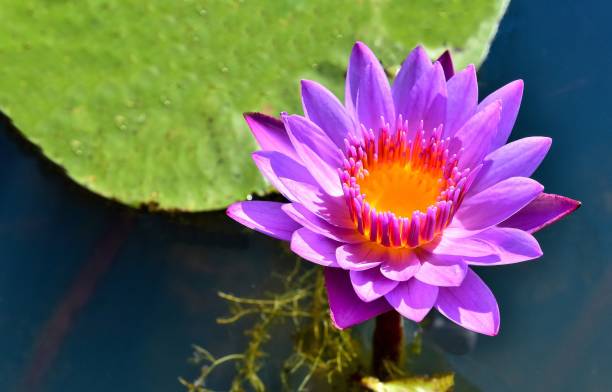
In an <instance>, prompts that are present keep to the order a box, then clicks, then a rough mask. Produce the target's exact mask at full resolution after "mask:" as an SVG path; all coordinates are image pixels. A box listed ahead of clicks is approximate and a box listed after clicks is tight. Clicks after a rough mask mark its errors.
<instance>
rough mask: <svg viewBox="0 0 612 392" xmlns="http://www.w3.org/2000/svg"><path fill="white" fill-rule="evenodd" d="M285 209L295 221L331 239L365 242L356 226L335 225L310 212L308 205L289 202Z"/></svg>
mask: <svg viewBox="0 0 612 392" xmlns="http://www.w3.org/2000/svg"><path fill="white" fill-rule="evenodd" d="M283 211H285V213H286V214H287V215H288V216H289V217H290V218H291V219H293V220H294V221H296V222H297V223H299V224H300V225H302V226H304V227H306V228H308V229H309V230H311V231H313V232H315V233H317V234H321V235H323V236H325V237H327V238H329V239H332V240H334V241H338V242H343V243H344V242H348V243H358V242H363V241H364V237H363V235H361V234H360V233H359V232H357V230H355V228H352V229H345V228H342V227H338V226H334V225H332V224H331V223H329V222H327V221H326V220H324V219H321V218H319V217H318V216H317V215H315V214H313V213H312V212H310V211H309V210H308V209H307V208H306V207H304V206H302V205H301V204H299V203H289V204H285V205H283Z"/></svg>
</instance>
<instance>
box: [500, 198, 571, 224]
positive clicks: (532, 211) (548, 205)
mask: <svg viewBox="0 0 612 392" xmlns="http://www.w3.org/2000/svg"><path fill="white" fill-rule="evenodd" d="M580 205H581V203H580V202H579V201H577V200H573V199H570V198H568V197H565V196H560V195H553V194H550V193H542V194H541V195H539V196H538V197H537V198H536V199H535V200H533V201H532V202H531V203H529V204H528V205H527V206H526V207H525V208H523V209H522V210H520V211H519V212H517V213H516V214H514V215H512V216H511V217H510V218H508V219H507V220H505V221H504V222H502V223H500V224H499V225H500V226H504V227H514V228H517V229H521V230H524V231H526V232H528V233H534V232H536V231H538V230H541V229H543V228H544V227H546V226H548V225H551V224H553V223H555V222H556V221H558V220H559V219H561V218H563V217H564V216H566V215H568V214H570V213H572V212H574V211H575V210H576V209H577V208H578V207H580Z"/></svg>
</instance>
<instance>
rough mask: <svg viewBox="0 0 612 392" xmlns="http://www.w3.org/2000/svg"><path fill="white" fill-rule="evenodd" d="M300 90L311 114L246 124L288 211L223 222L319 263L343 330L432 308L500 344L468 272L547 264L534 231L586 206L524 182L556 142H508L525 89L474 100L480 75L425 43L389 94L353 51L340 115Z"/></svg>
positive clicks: (374, 67)
mask: <svg viewBox="0 0 612 392" xmlns="http://www.w3.org/2000/svg"><path fill="white" fill-rule="evenodd" d="M301 86H302V102H303V107H304V114H305V115H304V116H300V115H289V114H286V113H283V114H282V115H281V120H277V119H275V118H272V117H269V116H266V115H263V114H259V113H251V114H247V115H246V116H245V117H246V121H247V123H248V124H249V126H250V128H251V130H252V131H253V134H254V136H255V138H256V139H257V141H258V143H259V145H260V146H261V149H262V150H261V151H257V152H255V153H254V154H253V159H254V161H255V164H256V165H257V167H258V168H259V170H260V171H261V173H262V174H263V175H264V176H265V177H266V178H267V179H268V180H269V181H270V182H271V183H272V184H273V185H274V186H275V187H276V189H277V190H278V191H279V192H280V193H281V194H283V195H284V196H285V197H286V198H287V199H288V200H289V202H287V203H280V202H270V201H247V202H239V203H235V204H233V205H231V206H230V207H229V208H228V210H227V213H228V215H229V216H230V217H232V218H233V219H235V220H236V221H238V222H240V223H242V224H244V225H245V226H248V227H250V228H252V229H255V230H257V231H260V232H262V233H265V234H267V235H270V236H272V237H275V238H278V239H281V240H286V241H291V249H292V250H293V251H294V252H295V253H297V254H298V255H300V256H301V257H303V258H304V259H306V260H309V261H311V262H313V263H316V264H320V265H323V266H325V283H326V288H327V295H328V300H329V305H330V311H331V317H332V320H333V323H334V325H335V326H337V327H338V328H346V327H350V326H352V325H355V324H358V323H361V322H363V321H365V320H368V319H370V318H372V317H375V316H377V315H379V314H382V313H383V312H387V311H389V310H393V309H395V310H396V311H397V312H399V313H400V314H401V315H403V316H404V317H407V318H409V319H411V320H414V321H417V322H418V321H421V320H422V319H423V318H424V317H425V315H427V313H428V312H429V311H430V310H431V309H432V308H434V307H435V308H436V309H437V310H438V311H439V312H440V313H442V314H443V315H444V316H446V317H447V318H449V319H450V320H452V321H453V322H455V323H457V324H460V325H462V326H463V327H465V328H467V329H470V330H473V331H476V332H480V333H484V334H488V335H495V334H497V332H498V330H499V309H498V305H497V301H496V300H495V297H494V296H493V294H492V293H491V290H490V289H489V288H488V287H487V286H486V285H485V283H484V282H483V281H482V280H481V279H480V278H479V277H478V275H476V273H474V271H473V270H472V269H471V268H470V267H471V266H474V265H475V266H492V265H502V264H510V263H517V262H522V261H526V260H532V259H535V258H537V257H539V256H541V255H542V251H541V249H540V246H539V244H538V242H537V240H536V239H535V238H534V237H533V236H532V233H533V232H535V231H537V230H539V229H541V228H543V227H545V226H547V225H549V224H551V223H553V222H555V221H557V220H558V219H560V218H561V217H563V216H565V215H567V214H569V213H570V212H572V211H573V210H575V209H576V208H577V207H578V206H579V205H580V203H579V202H577V201H575V200H571V199H568V198H565V197H562V196H558V195H552V194H546V193H543V186H542V185H540V184H539V183H538V182H536V181H535V180H532V179H530V178H528V177H529V176H530V175H531V174H532V173H533V172H534V171H535V169H536V168H537V166H538V165H539V164H540V162H541V161H542V159H543V158H544V156H545V155H546V153H547V152H548V150H549V148H550V145H551V139H550V138H546V137H528V138H524V139H520V140H517V141H515V142H512V143H509V144H506V141H507V139H508V137H509V135H510V132H511V130H512V127H513V125H514V122H515V119H516V116H517V113H518V110H519V106H520V102H521V98H522V92H523V82H522V81H520V80H518V81H514V82H511V83H509V84H508V85H506V86H504V87H502V88H500V89H499V90H497V91H495V92H494V93H492V94H491V95H489V96H488V97H486V98H485V99H484V100H483V101H482V102H480V103H478V86H477V81H476V72H475V69H474V67H473V66H468V67H467V68H466V69H464V70H462V71H461V72H458V73H456V74H455V73H454V70H453V65H452V61H451V59H450V55H448V54H446V55H443V56H442V57H441V58H440V59H439V60H438V61H436V62H435V63H433V64H432V62H431V61H430V60H429V58H428V57H427V54H426V53H425V51H424V49H423V48H422V47H417V48H415V49H414V50H413V51H412V52H411V53H410V54H409V55H408V57H407V58H406V60H405V61H404V63H403V65H402V67H401V69H400V70H399V73H398V74H397V76H396V77H395V81H394V83H393V85H392V87H391V86H390V85H389V81H388V79H387V76H386V75H385V72H384V70H383V68H382V66H381V64H380V63H379V61H378V60H377V59H376V57H375V56H374V54H373V53H372V52H371V51H370V49H369V48H368V47H367V46H366V45H364V44H363V43H360V42H358V43H356V44H355V46H354V47H353V50H352V53H351V56H350V60H349V66H348V71H347V76H346V91H345V104H344V105H342V104H341V103H340V102H339V101H338V99H336V97H335V96H334V95H333V94H332V93H330V92H329V91H328V90H326V89H325V88H324V87H323V86H321V85H319V84H317V83H315V82H312V81H302V84H301Z"/></svg>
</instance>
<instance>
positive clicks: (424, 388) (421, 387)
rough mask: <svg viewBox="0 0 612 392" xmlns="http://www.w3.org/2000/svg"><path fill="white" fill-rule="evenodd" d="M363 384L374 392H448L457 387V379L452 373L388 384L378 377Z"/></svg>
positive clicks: (366, 379)
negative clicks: (454, 386)
mask: <svg viewBox="0 0 612 392" xmlns="http://www.w3.org/2000/svg"><path fill="white" fill-rule="evenodd" d="M361 383H362V385H363V386H364V387H366V388H368V389H370V390H371V391H374V392H446V391H450V390H451V389H452V388H453V385H455V378H454V376H453V374H452V373H449V374H443V375H439V376H435V377H409V378H403V379H398V380H391V381H386V382H383V381H380V380H379V379H377V378H376V377H365V378H363V379H362V380H361Z"/></svg>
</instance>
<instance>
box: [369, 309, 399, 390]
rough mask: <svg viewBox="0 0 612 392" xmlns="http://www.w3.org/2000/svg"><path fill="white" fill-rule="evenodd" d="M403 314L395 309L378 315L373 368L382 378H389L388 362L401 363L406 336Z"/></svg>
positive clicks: (373, 341) (373, 348) (373, 345)
mask: <svg viewBox="0 0 612 392" xmlns="http://www.w3.org/2000/svg"><path fill="white" fill-rule="evenodd" d="M403 332H404V328H403V322H402V316H400V314H399V313H397V312H396V311H394V310H391V311H389V312H386V313H383V314H381V315H379V316H377V317H376V327H375V328H374V336H373V339H372V370H373V371H374V374H375V375H376V376H377V377H378V378H379V379H381V380H385V379H387V378H388V377H389V376H390V374H389V367H388V366H387V365H386V363H389V364H394V365H399V362H400V359H401V354H402V344H403V340H404V339H403V337H404V333H403Z"/></svg>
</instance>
